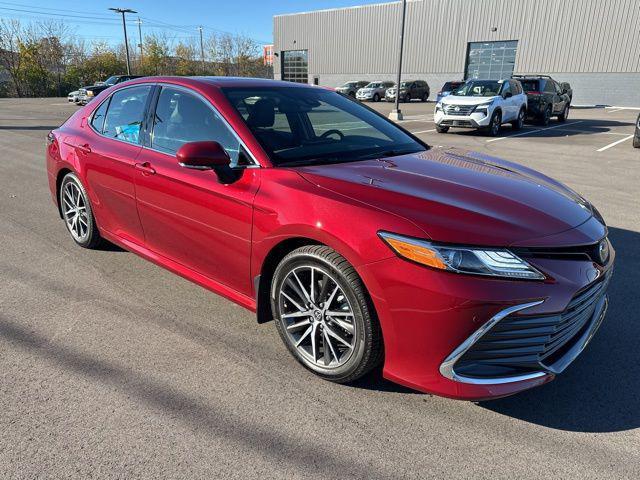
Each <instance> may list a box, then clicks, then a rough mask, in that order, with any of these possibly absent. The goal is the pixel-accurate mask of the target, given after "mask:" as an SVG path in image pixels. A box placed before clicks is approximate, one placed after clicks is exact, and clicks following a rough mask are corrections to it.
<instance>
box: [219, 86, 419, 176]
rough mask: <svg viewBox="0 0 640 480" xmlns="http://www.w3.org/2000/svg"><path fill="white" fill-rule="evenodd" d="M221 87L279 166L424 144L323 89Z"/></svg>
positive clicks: (386, 154) (372, 155)
mask: <svg viewBox="0 0 640 480" xmlns="http://www.w3.org/2000/svg"><path fill="white" fill-rule="evenodd" d="M222 90H223V92H224V94H225V95H226V96H227V98H228V99H229V101H230V102H231V104H232V105H233V106H234V107H235V108H236V110H237V111H238V113H239V114H240V115H241V116H242V118H243V119H244V121H245V123H246V124H247V126H248V127H249V129H250V130H251V132H252V133H253V135H254V136H255V138H256V139H257V140H258V142H260V144H261V146H262V147H263V148H264V150H265V151H266V152H267V154H268V155H269V157H270V158H271V161H272V162H273V163H274V164H276V165H279V166H292V165H317V164H321V163H343V162H351V161H358V160H366V159H375V158H381V157H390V156H395V155H403V154H407V153H415V152H420V151H424V150H426V149H427V148H429V147H428V146H427V145H425V144H423V143H420V142H419V141H417V140H414V139H413V138H412V137H410V136H409V135H407V134H406V133H404V132H403V131H402V130H400V129H399V128H398V127H396V126H395V125H394V124H393V123H391V122H390V121H388V120H387V119H385V118H383V117H381V116H380V115H378V114H377V113H375V112H373V111H372V110H370V109H369V108H367V107H365V106H363V105H361V104H360V103H358V102H354V101H352V100H348V99H347V98H345V97H343V96H342V95H339V94H337V93H335V92H331V91H328V90H324V89H319V88H313V87H262V88H239V87H238V88H233V87H229V88H223V89H222Z"/></svg>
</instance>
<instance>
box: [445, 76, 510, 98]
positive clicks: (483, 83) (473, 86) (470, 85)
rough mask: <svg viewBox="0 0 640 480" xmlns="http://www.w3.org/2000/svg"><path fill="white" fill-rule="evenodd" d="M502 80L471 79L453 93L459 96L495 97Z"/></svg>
mask: <svg viewBox="0 0 640 480" xmlns="http://www.w3.org/2000/svg"><path fill="white" fill-rule="evenodd" d="M501 88H502V81H495V80H471V81H469V82H467V83H465V84H464V85H462V86H461V87H460V88H458V89H456V90H455V91H454V92H453V94H454V95H457V96H460V97H495V96H496V95H498V94H499V93H500V89H501Z"/></svg>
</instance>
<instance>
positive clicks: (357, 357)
mask: <svg viewBox="0 0 640 480" xmlns="http://www.w3.org/2000/svg"><path fill="white" fill-rule="evenodd" d="M302 266H313V267H316V268H319V269H322V270H324V271H325V272H327V273H328V274H329V275H330V276H331V277H332V278H333V279H334V280H335V281H336V283H337V284H338V285H339V286H340V288H341V289H342V291H343V292H344V294H345V295H346V297H347V300H348V301H349V304H350V306H351V309H352V311H353V314H354V325H355V330H356V332H355V334H356V343H355V346H354V352H353V353H352V354H351V357H349V359H348V360H347V362H345V363H344V364H343V365H340V366H339V367H335V368H331V369H326V368H322V367H319V366H318V365H315V364H313V363H312V362H310V361H309V360H308V359H306V358H305V357H304V356H302V355H301V354H300V353H299V352H298V350H297V349H296V347H295V346H294V345H293V344H292V343H291V340H290V338H289V336H288V335H287V332H286V326H285V324H284V322H283V321H282V319H281V318H280V302H279V292H280V289H281V287H282V284H283V283H284V280H285V279H286V277H287V275H288V274H289V272H291V270H293V269H295V268H298V267H302ZM273 279H274V280H273V282H272V287H271V293H270V299H271V311H272V313H273V317H274V321H275V324H276V328H277V330H278V333H279V334H280V337H281V338H282V341H283V342H284V343H285V345H286V346H287V348H288V349H289V351H290V352H291V354H292V355H293V356H294V357H295V359H296V360H298V362H300V363H301V364H302V365H303V366H304V367H305V368H307V369H309V370H311V371H313V372H314V373H316V374H318V375H320V376H322V377H325V378H328V379H331V380H338V381H339V380H340V379H342V378H347V377H349V376H350V375H351V374H353V373H354V372H355V371H356V370H357V369H358V367H359V366H360V363H361V362H362V359H363V358H364V355H365V353H366V352H365V350H366V341H365V339H366V338H367V337H368V335H367V334H368V333H369V331H370V328H371V327H370V323H369V322H368V321H365V315H369V311H368V307H367V306H366V305H364V306H363V305H362V304H361V302H360V301H359V299H358V297H357V295H356V294H355V292H354V291H353V288H352V286H351V284H350V282H348V281H347V280H346V279H345V278H344V276H343V275H342V273H341V272H340V271H339V270H337V269H336V268H335V267H334V266H333V265H332V264H331V263H330V262H328V261H326V260H325V259H323V258H322V257H320V256H316V255H311V254H304V253H300V254H295V252H294V254H293V255H289V256H287V257H285V259H284V260H283V261H282V262H281V263H280V265H278V267H277V268H276V271H275V272H274V275H273Z"/></svg>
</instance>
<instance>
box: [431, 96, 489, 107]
mask: <svg viewBox="0 0 640 480" xmlns="http://www.w3.org/2000/svg"><path fill="white" fill-rule="evenodd" d="M495 98H499V96H496V95H494V96H493V97H463V96H458V95H447V101H446V102H442V103H444V104H445V105H448V104H453V105H480V104H481V103H487V102H490V101H491V100H494V99H495Z"/></svg>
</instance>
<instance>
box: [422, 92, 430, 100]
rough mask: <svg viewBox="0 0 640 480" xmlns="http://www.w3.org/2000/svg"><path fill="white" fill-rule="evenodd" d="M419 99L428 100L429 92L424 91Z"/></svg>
mask: <svg viewBox="0 0 640 480" xmlns="http://www.w3.org/2000/svg"><path fill="white" fill-rule="evenodd" d="M421 100H422V101H423V102H426V101H428V100H429V92H426V93H425V94H424V95H422V98H421Z"/></svg>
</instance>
